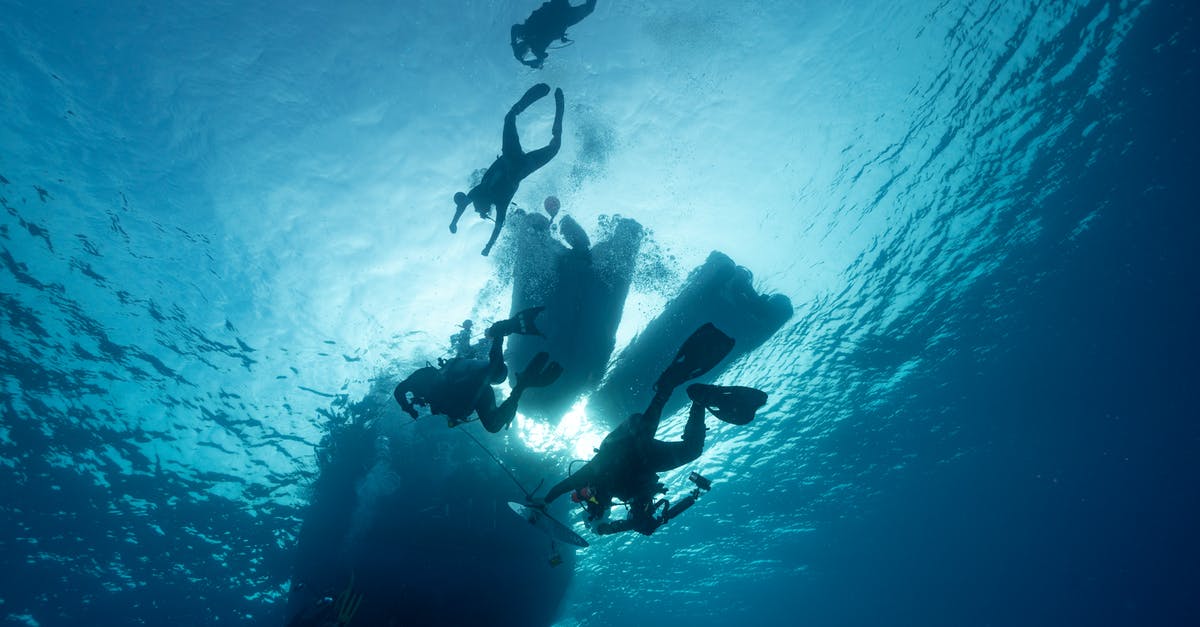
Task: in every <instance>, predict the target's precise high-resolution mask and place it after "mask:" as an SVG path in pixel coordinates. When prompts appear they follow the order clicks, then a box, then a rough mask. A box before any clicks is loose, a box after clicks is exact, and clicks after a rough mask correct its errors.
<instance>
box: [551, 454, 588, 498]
mask: <svg viewBox="0 0 1200 627" xmlns="http://www.w3.org/2000/svg"><path fill="white" fill-rule="evenodd" d="M595 479H596V468H595V466H593V465H592V463H591V462H588V463H586V464H584V465H583V466H582V467H580V469H579V470H576V471H575V472H574V473H572V474H571V475H569V476H568V477H567V478H566V479H563V480H562V481H559V482H558V483H556V484H555V485H554V487H553V488H550V491H549V492H547V493H546V496H545V498H544V500H545V502H546V504H550V503H553V502H554V501H555V499H557V498H558V497H560V496H562V495H564V494H566V493H567V492H570V491H571V490H578V489H579V488H583V487H586V486H589V485H592V484H593V483H595Z"/></svg>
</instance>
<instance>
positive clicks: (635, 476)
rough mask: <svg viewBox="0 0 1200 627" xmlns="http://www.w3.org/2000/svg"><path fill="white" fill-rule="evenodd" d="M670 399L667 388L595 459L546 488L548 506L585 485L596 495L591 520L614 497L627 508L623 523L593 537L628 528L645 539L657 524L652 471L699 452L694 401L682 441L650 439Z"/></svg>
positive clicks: (699, 422) (699, 411)
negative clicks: (547, 490) (627, 504)
mask: <svg viewBox="0 0 1200 627" xmlns="http://www.w3.org/2000/svg"><path fill="white" fill-rule="evenodd" d="M670 396H671V390H659V391H658V393H657V394H655V396H654V399H653V400H651V401H650V406H649V407H647V408H646V411H645V412H643V413H641V414H634V415H632V416H630V417H629V418H627V419H626V420H625V422H623V423H621V424H620V426H618V427H617V428H616V429H614V430H613V431H612V432H611V433H609V434H608V436H607V437H605V438H604V442H603V443H601V444H600V448H599V449H598V450H597V451H596V455H595V456H594V457H592V459H591V460H590V461H589V462H587V463H586V464H584V465H583V466H582V467H581V468H580V469H579V470H577V471H575V473H573V474H572V475H571V476H569V477H567V478H566V479H563V480H562V481H560V482H559V483H558V484H557V485H555V486H554V487H552V488H550V491H549V492H547V493H546V497H545V501H546V502H547V503H550V502H552V501H554V500H555V499H557V498H558V497H560V496H562V495H563V494H566V493H567V492H570V491H572V490H578V489H580V488H583V487H589V488H591V489H592V490H594V491H595V492H596V494H595V499H596V502H595V503H593V504H592V505H591V506H590V507H589V511H591V512H592V513H593V516H594V517H598V516H597V515H598V514H601V513H603V512H607V511H608V509H609V508H610V507H611V506H612V499H614V498H616V499H619V500H621V501H625V502H627V503H629V506H630V516H629V518H628V519H626V520H624V521H617V522H614V523H609V524H607V525H601V526H598V527H597V532H598V533H616V532H618V531H626V530H629V529H633V530H635V531H638V532H640V533H643V534H646V535H650V534H651V533H653V532H654V529H656V528H658V526H659V525H661V524H662V520H661V519H657V518H655V517H654V514H655V512H656V510H657V509H658V507H657V504H656V503H655V501H654V497H655V496H656V495H657V494H658V493H660V492H661V491H662V485H661V484H660V483H659V482H658V473H660V472H665V471H668V470H672V469H674V468H678V467H680V466H682V465H684V464H686V463H688V462H691V461H694V460H695V459H696V458H697V457H700V453H701V452H702V451H703V450H704V411H705V408H704V406H703V405H700V404H699V403H692V407H691V410H690V412H689V413H688V421H687V425H686V426H685V427H684V429H683V439H682V440H680V441H678V442H663V441H662V440H656V439H654V434H655V432H656V431H658V424H659V422H660V421H661V419H662V409H663V406H664V405H666V403H667V399H668V398H669V397H670Z"/></svg>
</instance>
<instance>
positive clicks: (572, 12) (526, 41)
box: [509, 0, 596, 69]
mask: <svg viewBox="0 0 1200 627" xmlns="http://www.w3.org/2000/svg"><path fill="white" fill-rule="evenodd" d="M595 9H596V0H587V2H584V3H583V4H581V5H579V6H577V7H576V6H571V3H570V1H569V0H549V1H548V2H543V3H542V6H540V7H538V8H537V9H535V10H534V12H533V13H531V14H530V15H529V18H528V19H526V20H525V23H524V24H513V27H512V31H511V33H510V35H509V43H510V45H512V50H513V56H514V57H516V58H517V61H520V62H521V63H522V64H524V65H528V66H529V67H531V68H535V69H541V67H542V62H543V61H545V60H546V57H547V56H549V55H547V54H546V48H547V47H549V46H550V44H551V43H553V42H554V40H556V39H557V40H560V41H562V42H563V43H569V42H570V41H571V40H569V39H567V29H568V28H570V27H572V26H574V25H576V24H578V23H579V22H580V21H581V20H583V18H585V17H587V16H589V15H591V14H592V11H594V10H595ZM528 52H533V56H534V58H533V59H526V58H525V54H526V53H528Z"/></svg>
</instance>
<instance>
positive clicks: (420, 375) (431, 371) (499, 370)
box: [392, 336, 520, 433]
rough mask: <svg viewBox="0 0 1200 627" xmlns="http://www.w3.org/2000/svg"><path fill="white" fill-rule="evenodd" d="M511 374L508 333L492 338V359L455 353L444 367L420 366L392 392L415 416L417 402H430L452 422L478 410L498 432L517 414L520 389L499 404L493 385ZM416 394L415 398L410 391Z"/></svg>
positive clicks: (485, 424) (484, 421) (489, 427)
mask: <svg viewBox="0 0 1200 627" xmlns="http://www.w3.org/2000/svg"><path fill="white" fill-rule="evenodd" d="M507 377H508V367H507V366H505V364H504V337H503V336H497V337H495V338H493V339H492V346H491V349H490V350H489V351H488V359H486V360H483V359H470V358H463V357H455V358H452V359H450V360H449V361H446V362H445V363H443V364H442V365H441V367H438V368H435V367H433V366H426V367H424V368H421V369H420V370H417V371H416V372H414V373H412V374H411V375H409V376H408V378H406V379H405V380H404V381H401V382H400V384H399V385H397V386H396V389H395V391H393V392H392V395H393V396H394V397H395V398H396V402H397V403H399V404H400V408H401V409H403V410H404V411H405V412H407V413H408V415H410V416H412V417H413V418H414V419H415V418H416V417H417V410H416V408H414V407H413V405H428V406H429V411H430V412H432V413H434V414H441V415H443V416H446V417H447V418H449V419H450V421H451V422H452V423H458V422H463V421H465V420H467V419H468V417H469V416H470V415H471V414H472V413H474V414H478V416H479V421H480V422H481V423H482V424H483V427H484V428H485V429H487V430H488V431H490V432H492V433H496V432H497V431H499V430H500V429H502V428H503V427H504V425H506V424H508V422H509V421H511V420H512V418H513V416H514V415H515V414H516V410H517V399H518V397H519V396H520V394H519V392H517V391H516V390H514V391H513V393H512V394H510V395H509V397H508V398H507V399H505V401H504V402H503V403H501V404H500V406H499V407H497V406H496V396H495V394H494V393H493V392H492V386H493V385H496V384H499V383H501V382H503V381H504V379H505V378H507ZM410 393H411V394H412V401H409V400H408V394H410Z"/></svg>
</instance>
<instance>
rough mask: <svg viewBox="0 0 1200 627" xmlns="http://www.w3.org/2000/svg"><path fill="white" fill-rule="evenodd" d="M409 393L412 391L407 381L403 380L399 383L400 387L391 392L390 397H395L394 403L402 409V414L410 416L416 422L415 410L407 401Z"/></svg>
mask: <svg viewBox="0 0 1200 627" xmlns="http://www.w3.org/2000/svg"><path fill="white" fill-rule="evenodd" d="M410 391H412V390H411V389H410V388H409V385H408V379H405V380H403V381H401V382H400V385H397V386H396V389H395V390H394V391H393V392H392V396H394V397H396V402H397V403H399V404H400V409H403V410H404V413H406V414H408V415H409V416H412V419H413V420H416V419H417V408H416V407H413V406H412V403H410V402H409V401H408V393H409V392H410Z"/></svg>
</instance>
